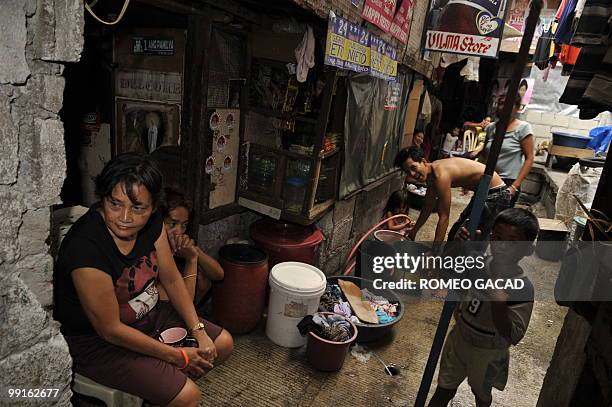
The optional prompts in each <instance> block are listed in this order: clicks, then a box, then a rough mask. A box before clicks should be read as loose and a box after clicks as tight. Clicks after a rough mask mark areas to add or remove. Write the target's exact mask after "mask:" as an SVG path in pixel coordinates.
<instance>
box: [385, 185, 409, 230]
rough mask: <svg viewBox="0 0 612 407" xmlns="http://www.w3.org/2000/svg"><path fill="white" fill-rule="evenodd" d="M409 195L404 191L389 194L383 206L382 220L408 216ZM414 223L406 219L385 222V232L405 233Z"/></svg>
mask: <svg viewBox="0 0 612 407" xmlns="http://www.w3.org/2000/svg"><path fill="white" fill-rule="evenodd" d="M409 194H410V193H409V192H408V191H407V190H405V189H400V190H397V191H395V192H393V193H392V194H391V196H390V197H389V200H388V201H387V206H385V211H384V218H385V219H386V218H389V217H391V216H393V215H399V214H404V215H408V211H409V210H410V195H409ZM413 226H414V222H413V221H411V220H410V219H406V218H396V219H391V220H390V221H388V222H387V224H386V228H387V230H393V231H395V232H400V233H406V232H407V231H408V230H410V229H412V227H413Z"/></svg>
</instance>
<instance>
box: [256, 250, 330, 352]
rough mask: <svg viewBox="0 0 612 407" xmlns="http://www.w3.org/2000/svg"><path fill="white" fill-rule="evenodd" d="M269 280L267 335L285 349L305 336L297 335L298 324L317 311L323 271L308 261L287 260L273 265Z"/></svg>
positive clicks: (322, 286) (321, 292)
mask: <svg viewBox="0 0 612 407" xmlns="http://www.w3.org/2000/svg"><path fill="white" fill-rule="evenodd" d="M269 282H270V303H269V305H268V320H267V322H266V335H268V338H270V340H271V341H272V342H274V343H275V344H277V345H280V346H284V347H286V348H298V347H300V346H303V345H305V344H306V340H307V337H302V336H301V335H300V332H299V331H298V329H297V324H298V323H299V322H300V321H301V320H302V318H304V317H305V316H306V315H311V314H314V313H315V312H317V311H318V308H319V301H320V299H321V295H322V294H323V293H324V292H325V286H326V285H327V279H326V277H325V274H323V272H322V271H321V270H319V269H318V268H316V267H314V266H311V265H310V264H306V263H299V262H297V261H287V262H284V263H279V264H277V265H276V266H274V267H272V270H271V271H270V277H269Z"/></svg>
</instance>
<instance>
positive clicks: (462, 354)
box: [429, 208, 539, 407]
mask: <svg viewBox="0 0 612 407" xmlns="http://www.w3.org/2000/svg"><path fill="white" fill-rule="evenodd" d="M478 232H479V231H478ZM538 232H539V226H538V219H537V218H536V217H535V216H534V215H533V214H532V213H531V212H529V211H527V210H525V209H519V208H510V209H505V210H503V211H501V212H500V213H499V215H497V217H496V218H495V221H494V224H493V231H492V233H491V254H492V256H489V257H487V258H486V260H485V269H484V270H483V271H484V272H486V275H485V276H483V277H485V279H491V280H496V279H503V280H504V281H506V282H507V281H509V280H513V281H516V280H518V279H520V280H522V281H523V288H520V289H513V290H511V291H509V290H499V289H497V290H496V289H481V290H476V289H475V288H471V289H470V290H469V291H468V292H467V295H465V296H464V297H463V298H462V299H461V302H459V303H458V305H457V308H456V309H455V321H456V324H455V327H454V328H453V329H452V331H451V332H450V334H449V335H448V337H447V338H446V342H445V344H444V349H443V350H442V357H441V359H440V371H439V373H438V387H437V388H436V392H435V393H434V395H433V396H432V398H431V400H430V402H429V407H442V406H447V405H448V403H449V402H450V401H451V399H452V398H453V397H454V396H455V393H456V392H457V388H458V387H459V385H460V384H461V383H462V382H463V381H464V380H465V379H466V378H467V379H468V384H469V386H470V387H471V389H472V393H473V394H474V396H475V398H476V407H487V406H490V405H491V403H492V396H491V391H492V389H493V387H495V388H496V389H499V390H503V389H504V388H505V386H506V382H507V380H508V366H509V361H510V353H509V349H510V346H513V345H516V344H517V343H519V342H520V341H521V339H523V336H524V335H525V332H526V331H527V327H528V325H529V320H530V319H531V311H532V310H533V299H534V289H533V285H532V284H531V282H530V281H529V279H528V278H527V276H526V275H525V274H524V273H523V269H522V268H521V267H520V266H519V264H518V263H519V261H520V260H521V259H522V258H523V257H525V256H529V255H531V254H532V253H533V250H534V245H533V242H534V240H535V239H536V237H537V235H538ZM467 236H468V234H467V230H466V229H465V228H464V227H462V228H461V229H460V231H459V233H458V238H459V239H461V240H466V239H467Z"/></svg>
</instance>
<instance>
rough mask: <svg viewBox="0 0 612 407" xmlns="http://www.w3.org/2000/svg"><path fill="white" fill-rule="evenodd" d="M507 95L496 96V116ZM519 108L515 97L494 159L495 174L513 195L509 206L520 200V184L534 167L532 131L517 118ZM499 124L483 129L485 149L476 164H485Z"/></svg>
mask: <svg viewBox="0 0 612 407" xmlns="http://www.w3.org/2000/svg"><path fill="white" fill-rule="evenodd" d="M505 102H506V95H502V96H500V97H499V99H498V102H497V117H499V115H500V114H501V111H502V110H503V109H504V104H505ZM520 108H521V98H520V96H519V95H517V97H516V100H515V101H514V106H513V108H512V115H511V117H510V121H509V123H508V128H507V129H506V134H505V135H504V141H503V143H502V147H501V151H500V152H499V156H498V158H497V165H496V166H495V171H496V172H497V173H498V174H499V176H500V177H501V178H502V179H503V180H504V182H505V183H506V185H507V186H508V189H509V190H510V193H511V194H512V204H513V205H514V204H515V203H516V201H517V199H518V197H519V192H520V188H521V183H522V182H523V180H524V179H525V177H526V176H527V174H529V171H531V167H533V158H534V151H533V130H532V129H531V125H530V124H529V123H527V122H525V121H522V120H519V119H518V118H517V116H518V112H519V110H520ZM497 123H498V121H496V122H493V123H491V124H490V125H489V126H487V128H486V132H487V141H486V145H485V148H484V150H483V151H482V152H481V154H480V155H479V156H478V161H480V162H482V163H486V161H487V156H488V154H489V152H490V151H491V145H492V144H493V138H494V137H495V127H496V125H497Z"/></svg>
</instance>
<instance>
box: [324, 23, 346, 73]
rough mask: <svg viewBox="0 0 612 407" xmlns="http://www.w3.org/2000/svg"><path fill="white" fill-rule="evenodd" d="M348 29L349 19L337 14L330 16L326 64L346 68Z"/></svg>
mask: <svg viewBox="0 0 612 407" xmlns="http://www.w3.org/2000/svg"><path fill="white" fill-rule="evenodd" d="M347 31H348V21H346V20H344V19H342V18H338V17H336V16H331V15H330V16H329V20H328V21H327V41H326V44H325V65H331V66H335V67H336V68H340V69H343V68H344V46H345V44H344V41H345V39H346V33H347Z"/></svg>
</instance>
